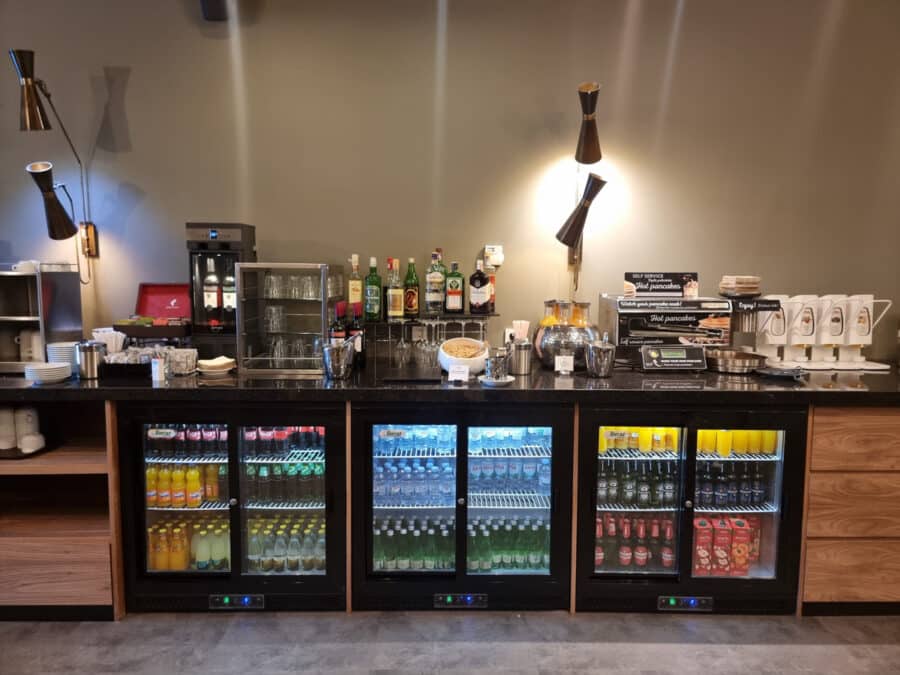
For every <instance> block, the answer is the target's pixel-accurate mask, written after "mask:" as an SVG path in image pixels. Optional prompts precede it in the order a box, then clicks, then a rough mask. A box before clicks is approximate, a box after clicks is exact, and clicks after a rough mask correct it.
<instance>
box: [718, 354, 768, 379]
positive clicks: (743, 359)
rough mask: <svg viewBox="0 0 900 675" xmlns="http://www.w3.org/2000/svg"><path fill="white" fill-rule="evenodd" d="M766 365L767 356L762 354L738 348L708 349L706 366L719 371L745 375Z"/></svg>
mask: <svg viewBox="0 0 900 675" xmlns="http://www.w3.org/2000/svg"><path fill="white" fill-rule="evenodd" d="M765 365H766V357H765V356H763V355H762V354H754V353H752V352H742V351H740V350H737V349H707V350H706V366H707V368H708V369H709V370H714V371H716V372H718V373H730V374H733V375H745V374H749V373H752V372H754V371H755V370H756V369H757V368H763V367H765Z"/></svg>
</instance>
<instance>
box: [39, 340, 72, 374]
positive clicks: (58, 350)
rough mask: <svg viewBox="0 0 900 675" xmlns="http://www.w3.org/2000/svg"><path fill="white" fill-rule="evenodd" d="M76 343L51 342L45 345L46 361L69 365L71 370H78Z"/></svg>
mask: <svg viewBox="0 0 900 675" xmlns="http://www.w3.org/2000/svg"><path fill="white" fill-rule="evenodd" d="M77 344H78V343H77V342H51V343H50V344H48V345H47V360H48V361H51V362H55V363H70V364H71V365H72V370H73V371H75V369H77V368H78V361H77V358H78V357H77V355H76V345H77Z"/></svg>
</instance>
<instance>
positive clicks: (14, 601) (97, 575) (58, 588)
mask: <svg viewBox="0 0 900 675" xmlns="http://www.w3.org/2000/svg"><path fill="white" fill-rule="evenodd" d="M111 604H112V589H111V582H110V562H109V537H81V538H79V539H74V540H70V539H66V538H63V537H4V538H2V539H0V605H111Z"/></svg>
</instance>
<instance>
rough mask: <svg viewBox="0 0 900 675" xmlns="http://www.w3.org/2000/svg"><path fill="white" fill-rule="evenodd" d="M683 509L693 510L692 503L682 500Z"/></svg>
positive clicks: (688, 500)
mask: <svg viewBox="0 0 900 675" xmlns="http://www.w3.org/2000/svg"><path fill="white" fill-rule="evenodd" d="M684 508H686V509H692V508H694V502H692V501H691V500H690V499H685V500H684Z"/></svg>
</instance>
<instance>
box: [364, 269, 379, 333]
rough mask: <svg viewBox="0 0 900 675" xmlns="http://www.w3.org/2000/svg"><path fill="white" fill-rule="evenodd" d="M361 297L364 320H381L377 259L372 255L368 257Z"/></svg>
mask: <svg viewBox="0 0 900 675" xmlns="http://www.w3.org/2000/svg"><path fill="white" fill-rule="evenodd" d="M363 298H364V302H365V315H366V321H381V277H380V276H378V261H377V260H376V259H375V257H374V256H373V257H371V258H369V274H368V275H367V276H366V282H365V289H364V293H363Z"/></svg>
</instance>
